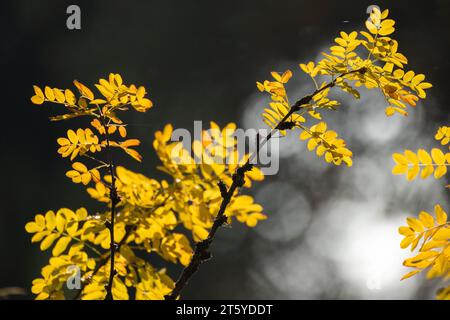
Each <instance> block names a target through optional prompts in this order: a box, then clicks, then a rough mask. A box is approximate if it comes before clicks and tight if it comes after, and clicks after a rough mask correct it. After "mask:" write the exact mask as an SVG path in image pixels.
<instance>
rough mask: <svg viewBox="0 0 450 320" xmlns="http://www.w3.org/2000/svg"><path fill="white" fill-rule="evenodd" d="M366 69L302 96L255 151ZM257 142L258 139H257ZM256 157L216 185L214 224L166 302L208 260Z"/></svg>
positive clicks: (174, 295)
mask: <svg viewBox="0 0 450 320" xmlns="http://www.w3.org/2000/svg"><path fill="white" fill-rule="evenodd" d="M366 70H367V69H366V68H364V67H363V68H359V69H356V70H352V71H348V72H344V73H341V74H340V75H339V76H338V77H336V78H335V79H333V80H332V81H330V82H329V83H328V84H326V85H325V86H323V87H322V88H320V89H316V90H315V91H314V92H313V93H311V94H309V95H306V96H304V97H303V98H301V99H299V100H298V101H297V102H295V103H294V105H292V106H291V108H290V110H289V112H288V113H287V114H286V115H285V116H284V117H283V118H282V119H281V120H280V121H279V122H278V124H277V125H276V126H275V128H273V129H272V130H271V131H270V132H269V134H268V135H267V136H266V137H265V139H263V140H262V141H261V142H259V143H258V146H257V150H260V149H261V148H262V147H264V145H265V144H266V143H267V142H268V141H269V140H270V139H271V138H272V137H273V135H274V134H275V132H276V131H278V130H287V129H292V128H293V127H294V126H295V123H293V122H291V121H289V118H290V117H291V115H292V114H293V113H295V112H297V111H300V109H301V106H302V105H305V104H308V103H309V102H310V101H311V100H312V98H313V97H314V96H315V95H317V94H319V93H320V92H322V91H324V90H326V89H328V88H332V87H334V86H335V85H336V81H337V79H339V78H341V77H344V76H346V75H349V74H353V73H361V74H363V73H365V72H366ZM258 140H259V139H258ZM255 156H257V153H253V154H252V155H251V156H250V157H249V158H248V160H247V161H246V163H245V164H244V165H242V166H240V167H239V168H237V169H236V172H235V173H234V174H233V179H232V180H233V182H232V184H231V186H230V188H228V189H227V187H226V185H225V184H224V183H223V182H222V181H220V182H219V183H218V187H219V189H220V193H221V196H222V202H221V204H220V208H219V212H218V213H217V216H216V218H215V219H214V223H213V225H212V227H211V230H210V231H209V234H208V237H207V238H206V239H205V240H202V241H200V242H198V243H197V244H196V246H195V251H194V254H193V256H192V259H191V261H190V263H189V264H188V265H187V266H186V267H185V268H184V269H183V271H182V273H181V275H180V277H179V278H178V280H177V282H176V283H175V287H174V289H173V290H172V292H171V293H170V294H169V295H166V296H165V299H166V300H175V299H177V298H178V296H179V295H180V294H181V292H182V291H183V289H184V287H185V286H186V285H187V283H188V282H189V280H190V279H191V277H192V276H193V275H194V274H195V273H196V272H197V270H198V268H199V267H200V265H201V264H202V263H203V262H205V261H207V260H209V259H210V258H211V252H210V251H209V248H210V246H211V243H212V242H213V240H214V237H215V235H216V233H217V230H218V229H219V228H220V227H222V226H223V225H224V224H225V223H226V221H227V219H228V217H227V216H226V215H225V210H226V208H227V206H228V204H229V203H230V201H231V199H232V198H233V195H234V193H235V191H236V190H238V189H239V188H240V187H242V186H243V185H244V183H245V173H246V172H247V171H250V170H251V169H252V168H253V165H252V164H251V161H252V160H253V158H254V157H255Z"/></svg>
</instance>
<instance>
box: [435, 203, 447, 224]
mask: <svg viewBox="0 0 450 320" xmlns="http://www.w3.org/2000/svg"><path fill="white" fill-rule="evenodd" d="M434 212H435V213H436V222H437V223H438V224H439V225H442V224H445V223H446V222H447V213H446V212H445V211H444V210H443V209H442V207H441V206H440V205H438V204H437V205H435V206H434Z"/></svg>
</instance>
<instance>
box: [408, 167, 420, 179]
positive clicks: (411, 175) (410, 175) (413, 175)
mask: <svg viewBox="0 0 450 320" xmlns="http://www.w3.org/2000/svg"><path fill="white" fill-rule="evenodd" d="M419 170H420V168H419V166H418V165H415V166H413V167H411V168H410V169H409V170H408V174H407V176H406V178H407V179H408V181H411V180H414V179H415V178H416V177H417V175H418V174H419Z"/></svg>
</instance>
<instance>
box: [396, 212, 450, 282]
mask: <svg viewBox="0 0 450 320" xmlns="http://www.w3.org/2000/svg"><path fill="white" fill-rule="evenodd" d="M434 211H435V217H433V216H432V215H431V214H429V213H428V212H425V211H422V212H420V214H419V217H418V219H416V218H411V217H409V218H407V220H406V221H407V226H403V227H400V228H399V233H400V234H401V235H402V236H403V237H404V238H403V240H402V242H401V243H400V246H401V248H402V249H405V248H408V247H410V248H411V251H414V250H415V249H416V248H419V249H418V251H419V252H418V254H417V255H416V256H415V257H413V258H409V259H406V260H405V261H404V263H403V264H404V265H405V266H407V267H412V268H415V270H413V271H411V272H409V273H407V274H406V275H405V276H403V278H402V280H403V279H406V278H409V277H411V276H413V275H415V274H417V273H419V272H421V271H423V270H425V269H428V272H427V277H428V278H434V277H445V276H447V275H448V274H449V273H450V255H449V254H450V225H449V223H448V221H447V214H446V212H445V211H444V210H443V209H442V207H441V206H440V205H436V206H435V207H434Z"/></svg>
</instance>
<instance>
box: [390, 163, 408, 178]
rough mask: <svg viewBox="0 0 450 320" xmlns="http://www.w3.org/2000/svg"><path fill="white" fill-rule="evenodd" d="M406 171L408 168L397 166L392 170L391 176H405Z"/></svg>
mask: <svg viewBox="0 0 450 320" xmlns="http://www.w3.org/2000/svg"><path fill="white" fill-rule="evenodd" d="M406 171H408V166H407V165H405V164H397V165H396V166H395V167H394V168H392V174H395V175H399V174H405V173H406Z"/></svg>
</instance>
